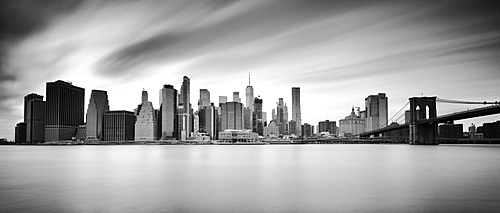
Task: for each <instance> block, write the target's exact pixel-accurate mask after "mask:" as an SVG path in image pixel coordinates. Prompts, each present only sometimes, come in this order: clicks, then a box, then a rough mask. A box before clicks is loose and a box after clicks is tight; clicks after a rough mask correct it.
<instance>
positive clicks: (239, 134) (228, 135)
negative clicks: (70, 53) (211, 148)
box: [219, 129, 259, 143]
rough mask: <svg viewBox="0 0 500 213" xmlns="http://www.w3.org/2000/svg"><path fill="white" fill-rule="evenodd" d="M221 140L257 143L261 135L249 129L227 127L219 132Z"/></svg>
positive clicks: (222, 141)
mask: <svg viewBox="0 0 500 213" xmlns="http://www.w3.org/2000/svg"><path fill="white" fill-rule="evenodd" d="M219 142H221V143H237V142H245V143H256V142H259V135H258V134H257V133H255V132H251V131H249V130H235V129H226V130H224V131H223V132H219Z"/></svg>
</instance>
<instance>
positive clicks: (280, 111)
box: [276, 98, 287, 135]
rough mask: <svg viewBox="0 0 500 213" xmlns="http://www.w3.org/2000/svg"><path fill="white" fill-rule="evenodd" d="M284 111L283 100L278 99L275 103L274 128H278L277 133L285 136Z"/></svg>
mask: <svg viewBox="0 0 500 213" xmlns="http://www.w3.org/2000/svg"><path fill="white" fill-rule="evenodd" d="M285 111H286V109H285V103H284V102H283V98H279V99H278V102H277V103H276V126H278V128H279V133H280V134H283V135H285V134H287V128H286V118H285Z"/></svg>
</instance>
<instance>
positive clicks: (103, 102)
mask: <svg viewBox="0 0 500 213" xmlns="http://www.w3.org/2000/svg"><path fill="white" fill-rule="evenodd" d="M107 111H109V102H108V93H107V92H106V91H102V90H92V93H91V94H90V101H89V105H88V108H87V129H86V131H87V139H88V140H102V139H103V129H104V124H103V123H104V113H105V112H107Z"/></svg>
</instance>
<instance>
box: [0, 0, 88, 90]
mask: <svg viewBox="0 0 500 213" xmlns="http://www.w3.org/2000/svg"><path fill="white" fill-rule="evenodd" d="M82 2H83V1H71V0H69V1H68V0H50V1H37V0H12V1H11V0H6V1H0V82H3V81H13V80H16V76H15V73H12V72H9V71H8V70H7V69H8V68H7V67H6V65H5V57H6V55H7V51H8V49H9V48H10V47H11V46H12V45H13V44H15V43H16V42H18V41H21V40H23V39H24V38H26V37H28V36H29V35H31V34H33V33H35V32H37V31H40V30H43V29H44V28H45V27H46V26H47V24H48V23H49V22H50V21H51V20H52V19H53V18H54V17H56V16H59V15H61V14H65V13H68V12H71V11H73V10H75V9H76V8H78V6H79V5H80V4H81V3H82Z"/></svg>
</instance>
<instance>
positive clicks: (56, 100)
mask: <svg viewBox="0 0 500 213" xmlns="http://www.w3.org/2000/svg"><path fill="white" fill-rule="evenodd" d="M46 90H47V91H46V94H47V102H46V111H45V112H46V113H45V141H61V140H71V138H72V137H75V135H76V131H77V129H78V126H79V125H80V124H84V114H85V113H84V108H85V106H84V103H85V89H83V88H81V87H77V86H73V85H72V84H71V83H69V82H64V81H61V80H58V81H55V82H47V88H46Z"/></svg>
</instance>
